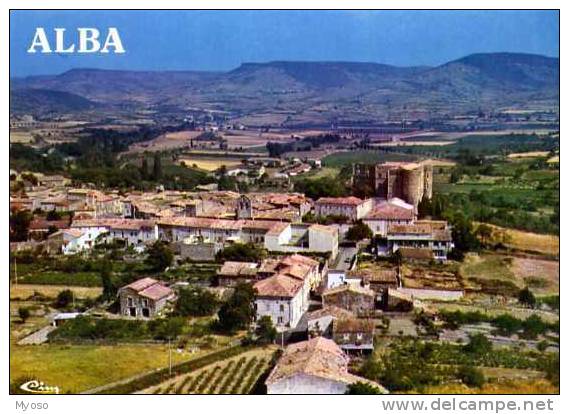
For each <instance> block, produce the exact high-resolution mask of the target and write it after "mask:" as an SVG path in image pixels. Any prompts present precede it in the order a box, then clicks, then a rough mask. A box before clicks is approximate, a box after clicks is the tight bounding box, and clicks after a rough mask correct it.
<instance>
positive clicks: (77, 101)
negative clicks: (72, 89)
mask: <svg viewBox="0 0 569 414" xmlns="http://www.w3.org/2000/svg"><path fill="white" fill-rule="evenodd" d="M99 106H100V105H99V104H97V103H95V102H93V101H90V100H89V99H86V98H84V97H82V96H79V95H75V94H72V93H68V92H62V91H54V90H51V89H32V88H20V89H12V90H10V111H11V112H14V113H35V114H46V113H67V112H77V111H85V110H89V109H94V108H97V107H99Z"/></svg>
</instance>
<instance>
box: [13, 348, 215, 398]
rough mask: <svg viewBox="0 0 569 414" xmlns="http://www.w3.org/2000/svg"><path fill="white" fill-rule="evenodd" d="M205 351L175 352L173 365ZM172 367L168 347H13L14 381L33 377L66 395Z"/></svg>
mask: <svg viewBox="0 0 569 414" xmlns="http://www.w3.org/2000/svg"><path fill="white" fill-rule="evenodd" d="M204 354H205V352H196V353H190V352H183V353H178V352H176V351H172V360H173V363H178V362H182V361H186V360H189V359H191V358H196V357H198V356H201V355H204ZM167 365H168V346H167V345H162V344H129V345H73V346H69V345H51V344H43V345H31V346H18V345H14V344H12V345H11V349H10V378H11V379H12V380H17V379H18V378H22V377H24V376H32V377H34V378H37V379H38V380H40V381H43V382H44V383H46V384H49V385H53V386H55V385H57V386H59V387H60V388H61V389H62V390H63V392H72V393H78V392H81V391H86V390H89V389H91V388H94V387H98V386H101V385H104V384H107V383H110V382H114V381H118V380H121V379H124V378H128V377H131V376H133V375H137V374H140V373H143V372H145V371H149V370H153V369H156V368H162V367H166V366H167Z"/></svg>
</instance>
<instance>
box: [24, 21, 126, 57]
mask: <svg viewBox="0 0 569 414" xmlns="http://www.w3.org/2000/svg"><path fill="white" fill-rule="evenodd" d="M53 31H54V34H53V38H52V39H51V43H50V39H49V38H48V35H47V33H46V31H45V29H44V28H43V27H37V28H36V32H35V34H34V38H33V40H32V44H31V45H30V48H29V49H28V53H38V52H39V53H125V50H124V47H123V45H122V40H121V37H120V35H119V31H118V30H117V28H116V27H109V28H108V29H107V32H106V36H104V41H103V37H101V32H100V31H99V29H97V28H94V27H78V28H77V35H76V37H75V38H73V39H71V40H70V39H69V36H68V35H66V33H65V32H66V29H64V28H61V27H56V28H54V29H53ZM76 43H77V44H76Z"/></svg>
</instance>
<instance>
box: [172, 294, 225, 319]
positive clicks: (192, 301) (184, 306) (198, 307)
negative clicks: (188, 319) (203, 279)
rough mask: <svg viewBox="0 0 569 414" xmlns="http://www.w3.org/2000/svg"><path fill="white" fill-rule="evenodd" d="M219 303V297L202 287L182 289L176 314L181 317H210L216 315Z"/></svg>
mask: <svg viewBox="0 0 569 414" xmlns="http://www.w3.org/2000/svg"><path fill="white" fill-rule="evenodd" d="M218 305H219V301H218V300H217V296H216V295H215V294H214V293H212V292H210V291H208V290H205V289H203V288H200V287H189V288H186V289H180V291H179V292H178V300H177V302H176V308H175V313H176V315H180V316H209V315H212V314H214V313H215V311H216V310H217V307H218Z"/></svg>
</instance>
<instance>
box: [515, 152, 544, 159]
mask: <svg viewBox="0 0 569 414" xmlns="http://www.w3.org/2000/svg"><path fill="white" fill-rule="evenodd" d="M547 154H549V153H548V152H547V151H529V152H514V153H512V154H509V155H508V158H535V157H547Z"/></svg>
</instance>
